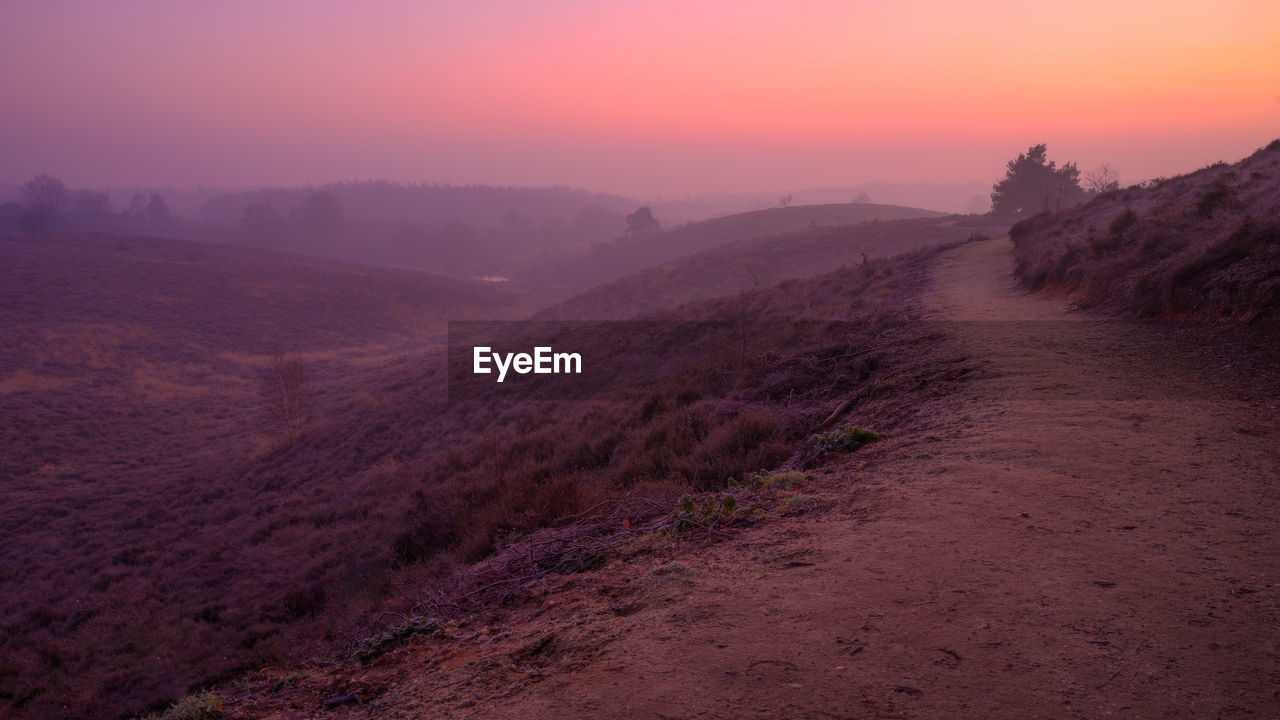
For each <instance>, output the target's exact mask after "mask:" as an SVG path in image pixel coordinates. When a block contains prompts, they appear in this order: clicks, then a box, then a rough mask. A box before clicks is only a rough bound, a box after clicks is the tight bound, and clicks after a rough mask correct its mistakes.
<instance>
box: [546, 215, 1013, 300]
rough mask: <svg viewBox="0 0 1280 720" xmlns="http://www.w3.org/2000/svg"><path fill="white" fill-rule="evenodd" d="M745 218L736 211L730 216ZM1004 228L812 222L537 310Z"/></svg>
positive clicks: (947, 221)
mask: <svg viewBox="0 0 1280 720" xmlns="http://www.w3.org/2000/svg"><path fill="white" fill-rule="evenodd" d="M835 207H845V206H835ZM745 220H746V219H743V218H735V219H733V220H732V222H734V223H738V222H745ZM776 220H782V219H781V218H776ZM1004 231H1005V226H1003V225H1000V224H998V222H997V221H994V220H991V219H989V218H985V217H983V218H970V217H960V216H943V217H929V218H922V219H913V220H888V221H884V222H880V221H878V220H874V221H871V222H862V223H858V224H856V225H832V226H819V227H808V228H805V229H803V230H795V231H791V232H784V233H779V234H771V235H764V236H762V237H756V238H750V239H746V240H738V241H735V242H729V243H726V244H724V245H721V246H719V247H715V248H712V249H710V250H704V251H702V252H697V253H694V254H692V255H688V256H685V257H681V258H679V259H676V260H672V261H670V262H667V263H663V264H661V265H658V266H655V267H651V268H649V269H647V270H642V271H640V272H637V273H635V274H632V275H628V276H627V277H625V278H622V279H619V280H615V281H614V282H612V283H608V284H606V285H602V286H600V287H597V288H593V289H591V290H588V291H586V292H584V293H582V294H580V295H577V296H575V297H573V298H570V299H569V300H566V301H564V302H562V303H558V304H556V305H554V306H552V307H550V308H548V309H546V310H544V311H542V312H540V313H538V314H537V315H536V316H535V317H536V318H538V319H548V320H575V319H576V320H604V319H622V318H627V317H631V316H633V315H639V314H642V313H648V312H653V311H655V310H662V309H669V308H674V307H677V306H679V305H682V304H684V303H688V302H696V301H699V300H705V299H708V298H712V297H718V296H724V295H736V294H738V293H741V292H746V291H749V290H756V289H759V288H762V287H768V286H770V285H774V284H777V283H779V282H782V281H785V280H793V279H796V278H804V277H811V276H814V275H821V274H825V273H827V272H830V271H831V270H832V269H833V268H838V267H841V266H845V265H858V264H861V263H864V262H866V261H867V260H868V259H870V258H881V257H889V256H893V255H898V254H900V253H904V252H907V251H909V250H915V249H918V248H924V247H930V246H935V245H940V244H943V243H952V242H957V241H960V240H965V239H967V238H969V237H970V236H972V235H974V234H1003V233H1004ZM729 234H731V233H729Z"/></svg>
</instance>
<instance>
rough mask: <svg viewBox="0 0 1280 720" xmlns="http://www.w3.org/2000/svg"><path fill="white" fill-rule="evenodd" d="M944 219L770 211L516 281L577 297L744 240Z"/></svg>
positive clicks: (904, 212)
mask: <svg viewBox="0 0 1280 720" xmlns="http://www.w3.org/2000/svg"><path fill="white" fill-rule="evenodd" d="M941 215H942V213H938V212H934V211H932V210H921V209H918V208H907V207H900V206H897V205H875V204H869V203H868V204H861V205H855V204H833V205H801V206H796V207H788V208H770V209H768V210H757V211H754V212H747V213H740V214H737V215H728V216H726V217H721V218H714V219H711V220H704V221H702V222H696V223H689V224H686V225H681V226H679V227H676V228H672V229H669V230H667V231H666V232H663V233H660V234H658V235H656V236H651V237H642V238H625V237H624V238H619V239H618V240H616V241H614V242H613V243H611V244H607V245H600V246H597V247H595V248H593V249H592V250H591V251H590V252H588V253H587V254H586V255H582V256H579V257H576V258H573V259H571V260H567V261H561V262H553V263H551V264H549V265H544V266H541V267H538V268H536V269H535V270H532V271H530V272H529V273H528V274H527V275H525V276H522V277H518V278H517V279H518V280H520V281H522V282H525V283H532V284H537V285H542V286H548V287H554V288H555V289H558V290H561V291H564V290H567V291H569V292H575V291H581V290H585V289H586V288H589V287H593V286H596V285H600V284H603V283H608V282H612V281H613V280H617V279H618V278H622V277H626V276H628V275H631V274H633V273H636V272H639V271H641V270H644V269H645V268H649V267H653V266H654V265H660V264H662V263H665V262H668V261H671V260H674V259H676V258H679V257H684V256H686V255H690V254H693V253H697V252H701V251H704V250H710V249H712V248H715V247H719V246H722V245H727V244H729V243H732V242H737V241H740V240H747V239H750V238H757V237H762V236H765V235H777V234H779V233H789V232H796V231H801V230H809V229H814V228H820V227H827V226H832V225H851V224H854V223H860V222H868V221H871V220H902V219H907V218H920V217H938V216H941Z"/></svg>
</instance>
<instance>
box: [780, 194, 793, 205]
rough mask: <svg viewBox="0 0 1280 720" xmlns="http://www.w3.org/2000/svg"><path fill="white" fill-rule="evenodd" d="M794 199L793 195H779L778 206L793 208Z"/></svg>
mask: <svg viewBox="0 0 1280 720" xmlns="http://www.w3.org/2000/svg"><path fill="white" fill-rule="evenodd" d="M793 199H794V198H793V197H792V195H791V193H787V194H786V195H779V196H778V204H779V205H781V206H782V207H791V201H792V200H793Z"/></svg>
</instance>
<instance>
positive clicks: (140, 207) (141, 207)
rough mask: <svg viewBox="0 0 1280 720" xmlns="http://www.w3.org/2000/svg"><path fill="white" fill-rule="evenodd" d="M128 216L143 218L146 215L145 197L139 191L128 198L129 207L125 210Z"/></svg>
mask: <svg viewBox="0 0 1280 720" xmlns="http://www.w3.org/2000/svg"><path fill="white" fill-rule="evenodd" d="M125 214H126V215H128V216H129V217H135V218H143V217H146V215H147V198H146V196H144V195H143V194H142V193H140V192H136V193H134V194H133V197H132V198H129V209H128V210H126V211H125Z"/></svg>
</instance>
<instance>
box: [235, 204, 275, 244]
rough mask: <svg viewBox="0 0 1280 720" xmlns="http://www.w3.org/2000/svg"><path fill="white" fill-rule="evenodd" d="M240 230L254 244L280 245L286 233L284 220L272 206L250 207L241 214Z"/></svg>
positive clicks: (259, 205) (255, 205)
mask: <svg viewBox="0 0 1280 720" xmlns="http://www.w3.org/2000/svg"><path fill="white" fill-rule="evenodd" d="M240 230H241V232H243V233H244V234H245V235H246V236H247V238H248V239H249V240H250V241H252V242H254V243H267V244H271V243H278V242H280V241H281V239H282V238H281V235H282V233H283V231H284V218H282V217H280V213H279V211H277V210H276V209H275V208H274V207H272V206H271V205H268V204H265V203H261V204H253V205H249V206H248V207H246V208H245V209H244V210H243V212H242V213H241V216H240Z"/></svg>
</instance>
